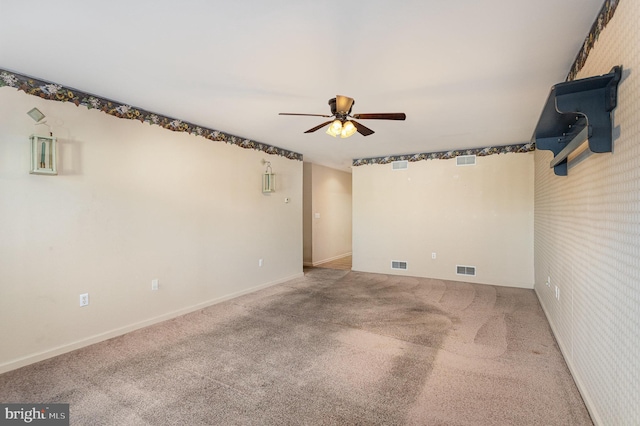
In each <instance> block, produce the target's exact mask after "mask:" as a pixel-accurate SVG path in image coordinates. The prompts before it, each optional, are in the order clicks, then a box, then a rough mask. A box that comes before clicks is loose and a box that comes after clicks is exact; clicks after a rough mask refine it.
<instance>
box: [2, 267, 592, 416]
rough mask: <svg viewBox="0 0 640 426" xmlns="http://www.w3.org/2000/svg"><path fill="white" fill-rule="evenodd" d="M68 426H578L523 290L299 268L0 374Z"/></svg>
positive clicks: (571, 398) (569, 393)
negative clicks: (278, 279) (59, 412)
mask: <svg viewBox="0 0 640 426" xmlns="http://www.w3.org/2000/svg"><path fill="white" fill-rule="evenodd" d="M0 402H5V403H6V402H19V403H26V402H29V403H69V404H70V418H71V424H72V425H474V426H476V425H563V426H566V425H590V424H592V422H591V419H590V417H589V414H588V412H587V410H586V408H585V405H584V403H583V401H582V399H581V397H580V394H579V392H578V390H577V388H576V386H575V383H574V382H573V379H572V377H571V375H570V373H569V370H568V369H567V366H566V364H565V362H564V359H563V358H562V355H561V353H560V351H559V349H558V346H557V344H556V342H555V340H554V337H553V335H552V333H551V329H550V327H549V324H548V322H547V321H546V318H545V316H544V314H543V312H542V309H541V307H540V305H539V303H538V300H537V298H536V296H535V294H534V292H533V291H532V290H525V289H516V288H506V287H495V286H488V285H477V284H468V283H459V282H452V281H442V280H433V279H426V278H412V277H400V276H389V275H378V274H368V273H360V272H349V271H345V270H331V269H324V268H311V269H309V270H307V271H306V273H305V275H304V277H301V278H299V279H296V280H292V281H289V282H286V283H283V284H279V285H276V286H273V287H270V288H267V289H264V290H261V291H258V292H255V293H252V294H249V295H246V296H243V297H239V298H236V299H233V300H230V301H227V302H224V303H220V304H217V305H215V306H211V307H209V308H206V309H202V310H199V311H197V312H194V313H191V314H188V315H185V316H182V317H179V318H176V319H173V320H170V321H166V322H163V323H161V324H157V325H154V326H151V327H147V328H145V329H141V330H138V331H135V332H132V333H129V334H126V335H124V336H120V337H117V338H114V339H111V340H108V341H105V342H101V343H98V344H95V345H92V346H89V347H86V348H83V349H80V350H77V351H74V352H70V353H68V354H64V355H61V356H58V357H55V358H52V359H49V360H46V361H43V362H39V363H36V364H32V365H30V366H27V367H24V368H21V369H18V370H14V371H11V372H8V373H5V374H3V375H0Z"/></svg>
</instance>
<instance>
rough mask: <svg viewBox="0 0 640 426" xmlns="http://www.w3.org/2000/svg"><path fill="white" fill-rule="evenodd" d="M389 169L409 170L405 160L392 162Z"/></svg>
mask: <svg viewBox="0 0 640 426" xmlns="http://www.w3.org/2000/svg"><path fill="white" fill-rule="evenodd" d="M391 167H392V168H393V170H407V169H408V168H409V162H408V161H407V160H404V161H394V162H392V163H391Z"/></svg>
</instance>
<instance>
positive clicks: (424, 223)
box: [353, 152, 533, 288]
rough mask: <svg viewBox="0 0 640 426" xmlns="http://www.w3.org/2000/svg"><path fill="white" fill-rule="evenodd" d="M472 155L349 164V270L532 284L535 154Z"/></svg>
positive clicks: (483, 281)
mask: <svg viewBox="0 0 640 426" xmlns="http://www.w3.org/2000/svg"><path fill="white" fill-rule="evenodd" d="M476 160H477V164H476V165H475V166H457V165H456V160H455V159H448V160H426V161H417V162H409V163H408V168H407V169H406V170H393V168H392V164H379V165H366V166H359V167H354V168H353V194H354V195H353V223H354V228H353V270H357V271H363V272H376V273H383V274H398V275H410V276H419V277H430V278H438V279H447V280H454V281H466V282H476V283H486V284H493V285H503V286H512V287H524V288H532V287H533V153H532V152H528V153H510V154H504V155H502V154H501V155H488V156H480V157H477V158H476ZM434 253H435V259H434V258H433V254H434ZM392 261H404V262H407V270H406V271H401V270H394V269H391V262H392ZM457 265H463V266H475V267H476V276H467V275H458V274H457Z"/></svg>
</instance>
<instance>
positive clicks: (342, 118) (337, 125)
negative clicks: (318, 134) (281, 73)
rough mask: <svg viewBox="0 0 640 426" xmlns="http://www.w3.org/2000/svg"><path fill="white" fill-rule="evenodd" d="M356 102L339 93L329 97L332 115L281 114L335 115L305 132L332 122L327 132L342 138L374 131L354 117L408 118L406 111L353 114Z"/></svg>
mask: <svg viewBox="0 0 640 426" xmlns="http://www.w3.org/2000/svg"><path fill="white" fill-rule="evenodd" d="M355 103H356V102H355V101H354V100H353V98H350V97H348V96H341V95H337V96H336V97H335V98H331V99H329V106H330V107H331V115H325V114H298V113H293V112H281V113H280V114H279V115H306V116H313V117H335V118H334V119H333V120H329V121H326V122H324V123H322V124H320V125H318V126H316V127H313V128H311V129H309V130H307V131H306V132H305V133H312V132H315V131H316V130H319V129H321V128H323V127H324V126H326V125H327V124H331V126H329V129H328V130H327V134H329V135H331V136H333V137H334V138H335V137H336V136H340V137H341V138H348V137H349V136H351V135H353V134H354V133H356V132H358V133H360V134H361V135H362V136H369V135H372V134H373V133H374V131H373V130H371V129H370V128H368V127H366V126H363V125H362V124H360V123H358V122H357V121H355V120H353V119H354V118H356V119H358V120H404V119H406V118H407V116H406V115H405V113H404V112H392V113H372V114H353V115H351V109H352V108H353V105H354V104H355Z"/></svg>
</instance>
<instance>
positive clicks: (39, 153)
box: [29, 135, 58, 175]
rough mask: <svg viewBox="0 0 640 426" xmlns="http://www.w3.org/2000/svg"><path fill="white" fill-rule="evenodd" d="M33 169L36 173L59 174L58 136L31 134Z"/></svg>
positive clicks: (32, 171) (33, 172)
mask: <svg viewBox="0 0 640 426" xmlns="http://www.w3.org/2000/svg"><path fill="white" fill-rule="evenodd" d="M29 139H31V170H30V171H29V173H31V174H36V175H57V174H58V168H57V166H56V164H57V162H58V161H57V157H56V138H54V137H53V136H40V135H31V136H30V137H29Z"/></svg>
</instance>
